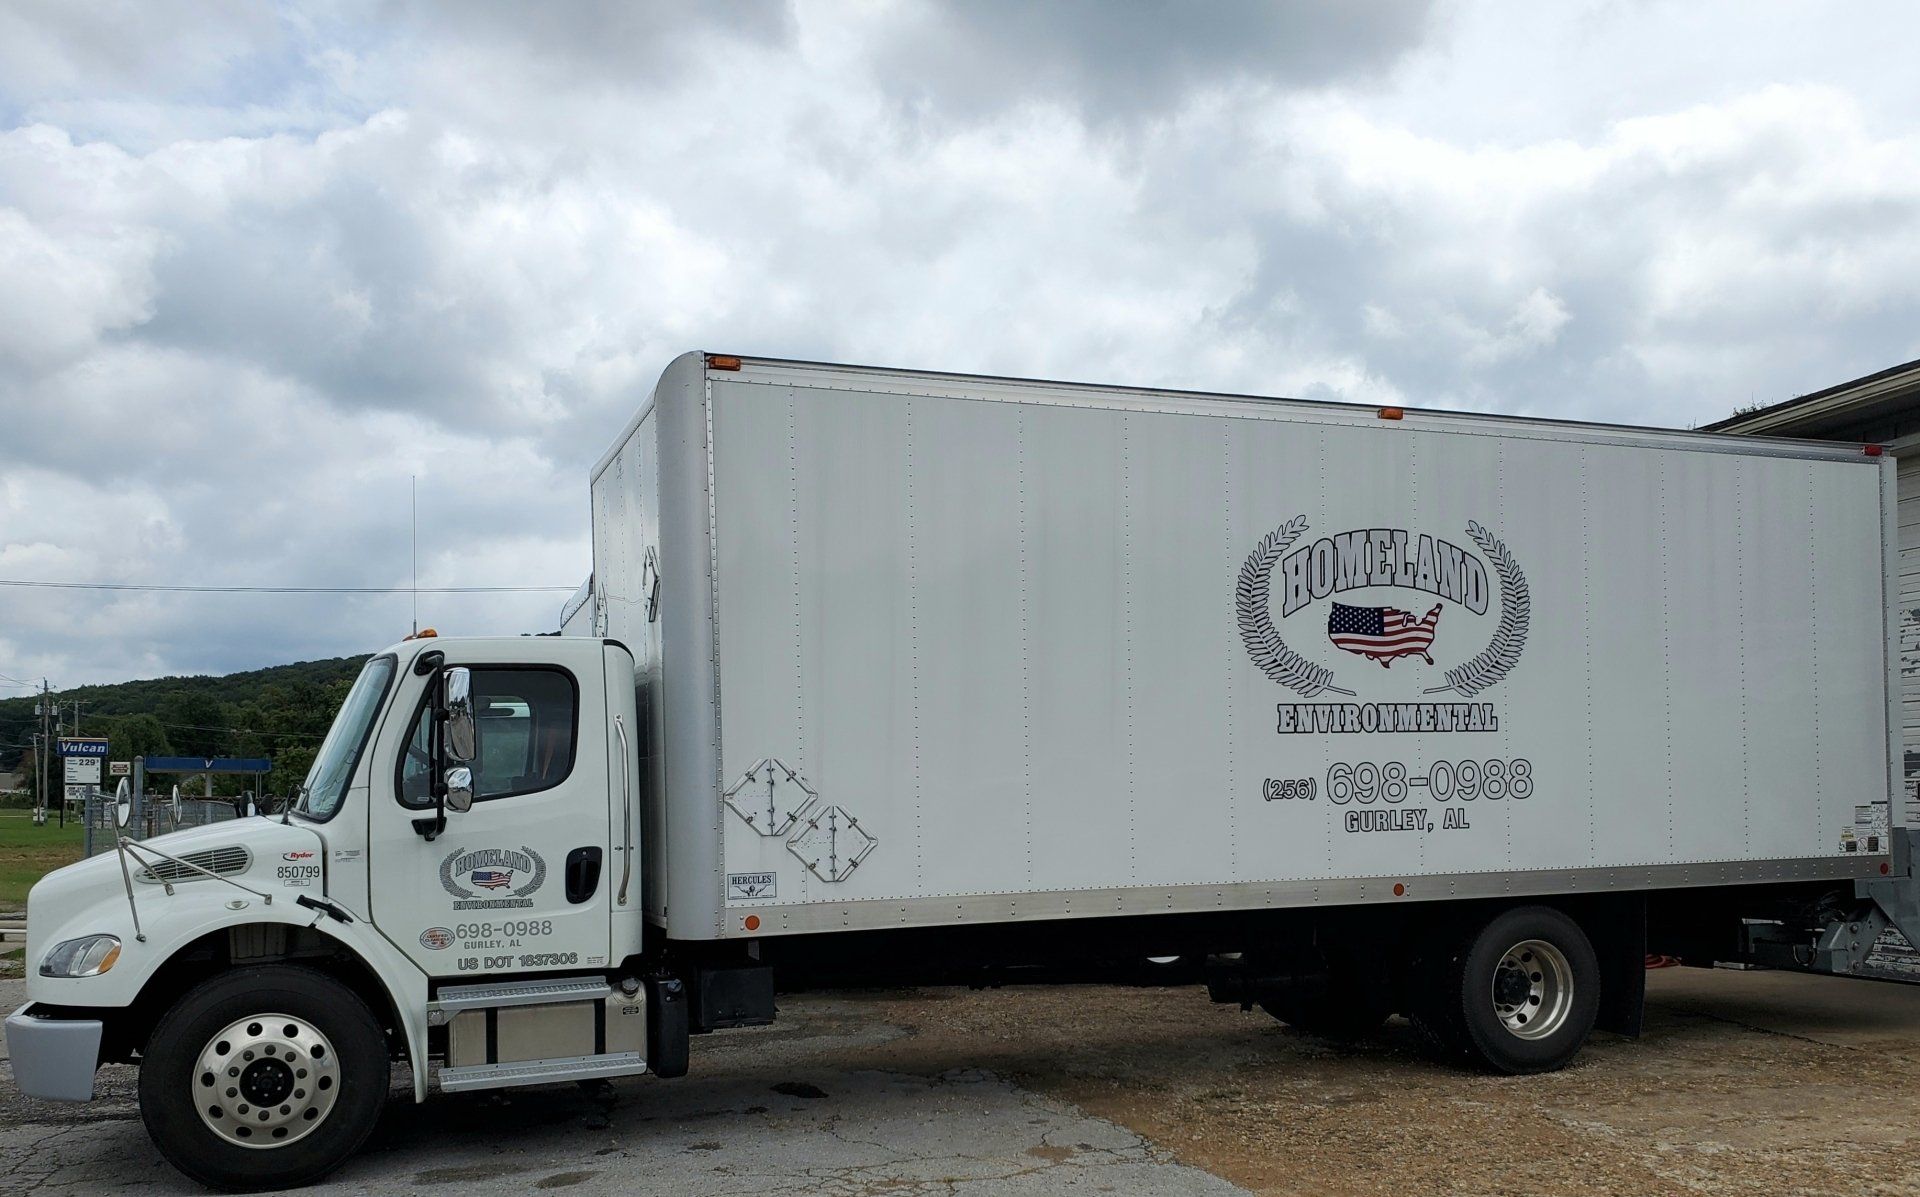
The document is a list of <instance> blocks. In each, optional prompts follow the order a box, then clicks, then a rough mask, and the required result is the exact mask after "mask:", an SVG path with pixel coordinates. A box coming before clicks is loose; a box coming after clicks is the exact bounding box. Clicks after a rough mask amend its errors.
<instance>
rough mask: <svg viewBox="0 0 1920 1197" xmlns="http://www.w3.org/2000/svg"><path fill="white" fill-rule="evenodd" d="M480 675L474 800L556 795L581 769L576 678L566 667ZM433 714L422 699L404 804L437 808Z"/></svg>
mask: <svg viewBox="0 0 1920 1197" xmlns="http://www.w3.org/2000/svg"><path fill="white" fill-rule="evenodd" d="M472 673H473V713H474V722H475V724H476V726H477V727H478V730H479V752H478V754H477V755H476V756H475V757H474V759H473V761H472V763H471V766H470V767H471V768H472V769H473V797H474V800H475V801H476V802H484V801H486V800H487V799H489V798H510V797H513V796H515V795H518V794H533V793H537V792H539V791H541V790H546V789H551V788H552V787H554V786H557V785H559V784H560V783H561V782H562V781H565V780H566V778H567V775H568V774H569V773H571V772H572V771H573V757H574V748H575V741H576V739H577V738H578V732H579V719H578V715H579V709H578V708H579V700H578V693H577V691H576V689H575V687H574V684H573V677H572V676H571V675H570V674H568V673H566V672H565V671H564V670H560V669H548V668H540V669H479V668H476V669H474V670H473V671H472ZM432 730H433V709H432V706H431V705H430V704H429V703H427V702H426V701H425V700H422V702H421V705H420V712H419V714H418V715H417V716H416V717H415V719H414V723H413V734H412V735H411V736H410V737H408V740H407V748H406V751H405V752H404V753H402V754H401V757H400V777H399V785H398V792H399V795H400V802H401V804H402V805H403V806H412V807H426V806H432V805H433V793H432V789H431V774H430V773H429V772H428V769H429V767H430V757H429V746H430V743H431V741H430V739H429V737H430V736H431V735H432Z"/></svg>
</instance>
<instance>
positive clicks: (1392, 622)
mask: <svg viewBox="0 0 1920 1197" xmlns="http://www.w3.org/2000/svg"><path fill="white" fill-rule="evenodd" d="M1439 626H1440V604H1439V603H1435V604H1434V605H1433V610H1431V611H1429V612H1427V614H1426V616H1425V617H1424V618H1421V619H1415V618H1414V617H1413V613H1412V612H1411V611H1401V610H1399V609H1398V608H1394V607H1349V606H1347V605H1346V604H1345V603H1335V604H1334V605H1333V610H1332V612H1330V613H1329V614H1328V615H1327V639H1329V640H1331V641H1333V643H1334V646H1335V647H1336V648H1341V649H1345V650H1346V651H1347V652H1350V653H1358V654H1359V655H1360V656H1363V657H1365V658H1367V659H1368V660H1369V661H1378V662H1380V667H1381V668H1382V669H1385V668H1387V667H1389V666H1391V665H1392V664H1393V660H1394V658H1395V657H1419V658H1420V659H1421V660H1423V661H1425V662H1426V663H1427V664H1429V665H1431V664H1433V658H1432V657H1431V656H1429V655H1428V654H1427V650H1428V649H1430V648H1432V647H1433V633H1434V630H1435V629H1436V628H1438V627H1439Z"/></svg>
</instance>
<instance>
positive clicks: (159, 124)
mask: <svg viewBox="0 0 1920 1197" xmlns="http://www.w3.org/2000/svg"><path fill="white" fill-rule="evenodd" d="M140 8H141V6H134V8H133V9H130V10H128V12H127V13H125V14H123V17H124V19H123V20H121V23H120V24H119V25H118V26H116V25H115V23H114V20H115V18H112V17H111V14H110V15H109V19H107V20H104V21H103V20H99V19H95V18H94V17H92V16H89V15H86V14H81V15H77V16H76V15H72V14H71V13H69V12H67V11H66V9H65V8H64V7H61V8H59V9H55V8H37V9H36V8H20V7H17V6H16V7H15V8H14V9H13V10H10V12H9V13H8V14H7V15H6V16H5V17H4V18H0V34H5V33H12V34H13V35H15V36H14V38H13V40H11V41H9V40H8V38H7V37H5V36H0V115H5V116H6V117H7V119H8V121H9V122H10V124H11V127H4V128H0V412H4V415H5V424H6V431H7V433H8V435H7V436H6V437H5V438H4V439H0V576H33V577H48V578H55V577H58V578H62V579H102V580H150V581H163V582H165V581H180V580H192V581H208V582H214V583H239V582H246V581H269V582H275V583H307V584H328V583H334V584H354V585H391V584H398V583H403V582H404V581H405V578H406V562H407V529H406V524H405V520H404V513H405V501H406V495H407V485H408V476H409V475H410V474H417V475H418V476H419V478H420V485H421V511H422V517H423V524H422V528H423V535H422V548H423V551H422V554H421V568H422V578H423V582H439V583H445V584H512V583H533V584H556V585H571V584H572V583H574V582H576V581H578V579H579V577H580V576H581V575H583V574H584V572H585V570H586V568H587V552H586V527H585V515H586V497H585V488H586V481H585V475H586V470H587V468H588V466H589V465H590V464H591V463H592V462H593V460H594V459H595V458H597V456H598V455H599V453H600V452H601V450H602V449H604V448H605V446H606V443H607V441H608V439H609V438H610V437H611V436H612V435H613V433H614V432H615V431H616V430H617V429H618V428H619V427H620V426H621V425H622V424H623V422H624V421H625V419H626V418H627V417H628V416H629V415H630V414H631V413H632V411H633V409H634V407H635V406H636V404H637V403H638V402H639V401H640V399H641V397H642V396H644V394H645V393H646V391H647V389H648V388H649V387H650V386H651V385H652V382H653V379H654V377H655V376H656V375H657V373H658V371H659V369H660V368H661V367H662V366H663V365H664V364H665V363H666V362H667V361H668V360H669V359H670V358H671V357H672V355H673V354H675V353H677V352H679V351H681V350H684V349H687V348H694V347H701V348H716V349H735V350H740V351H745V352H756V353H767V354H784V355H791V356H800V357H810V358H826V359H841V360H856V361H872V362H880V363H888V364H901V365H918V366H926V367H930V368H937V369H950V370H979V371H987V372H994V373H1010V374H1031V375H1042V376H1053V377H1075V378H1093V379H1103V380H1113V381H1122V382H1130V383H1142V384H1153V385H1166V386H1190V387H1197V388H1213V389H1223V390H1238V391H1254V392H1265V393H1291V394H1297V395H1304V396H1309V397H1321V398H1336V399H1347V400H1358V401H1363V402H1391V403H1406V404H1416V405H1417V404H1430V405H1446V406H1466V407H1480V408H1492V409H1499V410H1509V411H1527V412H1533V413H1537V414H1557V415H1565V416H1574V417H1589V418H1601V419H1623V420H1640V421H1653V422H1670V423H1692V422H1696V421H1699V420H1704V419H1709V418H1713V417H1715V416H1718V415H1721V414H1724V413H1725V412H1726V411H1727V410H1730V409H1731V408H1732V407H1734V406H1736V405H1738V404H1743V403H1746V402H1748V401H1750V400H1751V399H1753V398H1765V399H1772V398H1781V397H1784V396H1785V395H1788V394H1791V393H1794V392H1796V391H1804V390H1808V389H1812V388H1813V387H1816V386H1820V385H1825V384H1827V383H1830V382H1833V381H1836V380H1838V379H1840V378H1844V377H1847V376H1850V375H1851V374H1855V373H1862V372H1865V371H1866V370H1869V369H1872V368H1875V367H1878V366H1881V365H1885V364H1888V363H1889V362H1891V361H1895V360H1899V359H1901V358H1903V357H1910V356H1915V354H1916V352H1920V345H1917V344H1916V341H1920V334H1916V333H1915V332H1914V329H1915V328H1916V327H1920V321H1916V319H1915V317H1916V315H1920V312H1917V311H1916V309H1917V308H1920V303H1917V302H1916V287H1915V283H1914V282H1913V280H1914V279H1915V278H1916V277H1920V269H1917V268H1920V261H1916V258H1917V257H1920V177H1917V176H1916V172H1915V170H1914V168H1913V163H1914V162H1916V161H1920V153H1917V152H1916V151H1920V144H1916V135H1915V134H1914V133H1913V132H1912V131H1911V128H1910V125H1909V124H1908V123H1907V122H1906V121H1905V120H1904V119H1902V118H1901V116H1900V114H1901V112H1902V111H1904V110H1903V109H1902V108H1901V105H1900V101H1901V99H1902V98H1903V97H1904V96H1906V95H1907V93H1906V92H1903V91H1902V90H1901V88H1902V87H1905V86H1907V85H1906V84H1901V83H1899V82H1897V81H1895V82H1887V81H1885V80H1888V79H1893V78H1895V77H1906V76H1909V75H1911V72H1905V71H1904V64H1902V63H1901V62H1899V61H1898V59H1897V47H1898V45H1900V44H1902V40H1903V39H1902V38H1901V37H1900V36H1899V32H1900V31H1899V30H1898V29H1896V28H1892V27H1891V26H1893V25H1898V24H1901V23H1903V22H1904V23H1905V24H1907V25H1911V24H1912V23H1913V19H1912V18H1911V16H1910V15H1904V14H1902V13H1901V12H1900V11H1899V10H1891V11H1890V12H1889V13H1888V14H1886V19H1887V22H1888V24H1889V26H1890V27H1889V28H1888V29H1887V30H1886V31H1885V32H1884V35H1883V36H1881V37H1879V38H1877V39H1874V41H1873V43H1872V44H1863V43H1861V41H1860V39H1859V38H1857V37H1855V36H1854V35H1853V33H1852V32H1850V31H1848V30H1839V31H1837V32H1836V33H1835V34H1834V36H1833V39H1832V41H1831V43H1830V44H1829V43H1828V42H1825V41H1821V40H1820V38H1819V37H1818V36H1817V32H1818V31H1817V29H1815V30H1813V31H1812V32H1809V31H1808V30H1809V22H1808V20H1807V19H1806V18H1805V17H1803V16H1802V15H1801V14H1800V11H1799V10H1798V9H1797V8H1783V9H1778V10H1775V9H1764V8H1763V9H1753V8H1751V7H1748V6H1742V7H1741V8H1740V9H1739V10H1738V13H1739V16H1740V19H1739V20H1734V19H1733V18H1732V16H1730V15H1728V13H1727V12H1722V13H1721V18H1722V19H1721V21H1720V23H1719V24H1718V25H1717V26H1715V29H1716V36H1717V37H1718V38H1719V41H1718V43H1717V44H1716V54H1718V55H1720V56H1721V57H1722V58H1723V59H1724V60H1725V62H1726V63H1727V64H1728V65H1727V67H1726V69H1725V70H1724V72H1716V71H1715V70H1714V69H1713V68H1711V67H1702V66H1700V64H1698V63H1697V62H1695V61H1694V58H1693V55H1692V51H1691V50H1690V49H1689V47H1690V46H1691V45H1693V44H1696V42H1690V41H1688V40H1687V39H1688V37H1689V36H1694V35H1696V34H1697V31H1698V29H1699V27H1700V23H1701V21H1702V19H1703V18H1700V17H1699V16H1697V15H1696V9H1695V7H1694V6H1665V5H1650V6H1639V7H1635V8H1632V9H1628V10H1622V11H1611V10H1610V11H1608V12H1606V13H1604V14H1598V13H1595V12H1592V11H1588V10H1585V9H1579V10H1562V9H1554V8H1551V7H1549V8H1545V9H1532V10H1527V11H1526V12H1525V13H1524V14H1521V15H1513V14H1512V13H1511V10H1508V17H1507V19H1506V23H1504V24H1503V18H1502V16H1501V14H1500V13H1498V12H1494V11H1492V10H1488V9H1486V8H1483V7H1482V6H1480V5H1478V4H1473V3H1462V4H1450V5H1446V6H1444V7H1442V8H1441V9H1439V10H1438V12H1437V13H1436V12H1433V11H1429V9H1428V6H1426V5H1420V4H1409V5H1400V4H1380V5H1369V6H1354V7H1351V8H1343V9H1342V10H1341V11H1340V12H1338V13H1317V14H1316V13H1306V12H1294V11H1292V10H1287V11H1285V12H1280V11H1277V10H1274V9H1272V8H1271V7H1270V6H1265V5H1251V6H1244V7H1241V6H1227V7H1223V6H1215V7H1212V8H1210V9H1209V12H1210V14H1211V15H1210V18H1209V20H1208V21H1206V22H1202V23H1201V24H1199V25H1192V24H1191V23H1189V22H1184V21H1179V20H1176V21H1174V22H1173V23H1172V24H1168V23H1167V22H1166V21H1165V20H1163V18H1162V17H1161V16H1159V15H1156V14H1155V13H1153V12H1148V11H1146V10H1141V11H1140V12H1139V13H1129V14H1127V15H1126V16H1125V17H1124V18H1123V17H1121V16H1116V15H1113V14H1112V10H1110V9H1105V8H1103V9H1102V10H1101V11H1102V18H1103V19H1102V21H1101V22H1099V23H1098V25H1097V27H1096V26H1095V25H1093V24H1090V23H1089V22H1088V20H1087V19H1085V18H1084V14H1080V13H1079V12H1078V10H1074V9H1071V8H1065V7H1062V8H1050V9H1048V10H1047V11H1046V12H1044V13H1036V12H1035V11H1033V10H1030V9H1027V8H1025V7H1024V6H1000V5H949V6H927V5H869V4H845V5H834V4H829V5H815V4H809V5H805V6H794V7H791V8H788V7H783V6H778V5H771V4H767V5H762V4H749V5H743V6H711V7H708V6H700V7H696V8H692V9H689V8H683V7H681V6H678V5H665V4H644V5H624V4H618V5H609V6H600V7H594V8H580V9H573V8H568V9H563V10H556V12H555V13H554V14H551V15H550V16H549V17H545V18H543V19H541V20H539V21H536V22H533V23H531V24H530V23H529V21H528V18H527V17H526V16H525V14H524V13H523V11H522V10H520V9H518V8H516V7H513V6H505V5H484V6H478V5H464V4H463V5H449V6H444V7H439V8H408V9H405V10H401V11H398V12H389V10H386V9H383V8H382V9H376V8H369V7H363V6H361V5H358V4H352V3H343V4H340V5H337V6H328V7H323V8H320V9H317V10H309V11H308V12H306V13H303V14H300V15H297V16H293V15H287V14H281V15H279V16H277V17H274V18H272V19H270V20H267V21H265V23H264V24H263V23H262V22H261V18H260V17H259V12H260V10H257V9H253V8H251V7H248V8H234V9H228V8H225V7H222V6H214V7H211V8H209V9H207V10H206V12H205V13H204V14H203V15H202V16H201V17H200V18H198V19H197V20H193V21H177V22H174V23H173V24H172V25H170V26H169V28H168V29H167V30H165V31H162V32H158V33H157V32H156V31H155V30H153V29H152V28H150V27H149V26H148V23H147V18H146V16H145V15H144V14H143V13H142V12H140V11H135V10H138V9H140ZM9 22H10V24H9ZM1829 23H1833V24H1843V23H1842V22H1829ZM1819 24H1820V23H1819V22H1817V21H1816V22H1812V25H1813V26H1817V25H1819ZM1190 25H1191V27H1189V26H1190ZM1203 26H1204V27H1203ZM1783 31H1789V32H1791V31H1798V35H1801V36H1803V37H1806V38H1811V39H1812V42H1811V44H1809V45H1808V46H1806V47H1805V48H1804V52H1803V53H1801V54H1799V55H1798V56H1797V57H1791V58H1790V57H1785V56H1782V55H1781V54H1780V53H1779V52H1778V51H1777V48H1776V47H1775V46H1774V43H1775V42H1776V41H1777V40H1778V39H1779V38H1780V37H1781V36H1782V35H1783ZM142 38H147V39H149V40H147V41H144V42H143V41H142ZM1696 41H1697V37H1696ZM156 45H157V46H161V47H162V49H161V50H160V51H159V52H158V53H155V52H153V51H152V50H151V47H152V46H156ZM169 46H170V47H174V49H173V50H172V51H171V58H168V53H169V51H167V50H166V49H165V47H169ZM23 47H25V48H23ZM1592 47H1600V48H1601V50H1602V53H1600V54H1599V57H1598V58H1597V59H1594V58H1593V56H1592V55H1591V54H1588V55H1585V56H1583V54H1582V52H1581V51H1582V50H1583V48H1587V49H1590V48H1592ZM29 54H31V55H34V56H36V57H34V58H33V60H32V61H31V62H28V61H27V59H26V57H25V56H26V55H29ZM1875 54H1878V55H1879V56H1880V57H1881V59H1884V61H1882V62H1881V63H1880V67H1881V69H1878V70H1874V69H1870V68H1872V67H1873V65H1874V59H1873V56H1874V55H1875ZM154 59H158V61H150V60H154ZM23 63H24V64H25V65H22V64H23ZM1869 77H1870V78H1871V79H1872V80H1873V82H1871V83H1870V84H1869V83H1862V82H1858V81H1859V80H1863V79H1867V78H1869ZM562 597H564V596H544V595H540V596H528V597H524V598H521V597H496V598H472V599H461V598H452V597H449V598H447V599H444V600H432V601H430V602H429V601H428V600H423V602H428V605H429V607H430V608H431V609H430V610H423V616H428V617H431V618H432V619H433V620H434V621H435V622H440V623H442V624H443V625H450V626H451V627H452V628H455V629H460V630H489V631H518V630H537V629H541V628H545V627H549V626H551V624H552V623H553V621H554V613H555V612H556V611H557V608H558V604H559V600H560V598H562ZM407 614H408V613H407V602H406V599H405V598H404V597H398V598H377V599H366V600H359V599H352V600H346V601H334V600H331V599H324V600H323V599H312V600H308V599H301V598H275V599H244V598H231V599H228V598H219V599H213V598H207V597H195V596H166V595H157V596H156V595H144V596H140V595H117V596H99V595H94V596H86V595H73V594H71V593H68V594H51V593H49V592H20V591H0V670H3V671H5V672H8V673H12V674H15V675H16V676H22V674H21V672H20V671H21V670H22V669H26V670H29V671H36V672H46V673H48V674H49V675H50V676H54V677H55V679H56V681H60V682H65V683H69V684H70V683H73V682H78V681H83V680H89V679H95V678H109V677H116V676H126V675H129V674H135V673H153V672H167V671H176V670H181V669H199V668H208V669H211V668H222V669H224V668H234V667H240V666H244V665H256V664H264V663H268V662H271V661H275V660H284V659H291V658H295V657H300V656H312V655H319V654H325V653H335V652H346V651H354V650H362V649H366V648H369V647H372V646H374V645H377V644H379V643H381V642H383V641H385V640H387V639H390V638H391V637H392V636H393V635H394V634H396V633H397V632H398V631H399V630H401V629H403V628H404V626H405V621H406V618H407ZM14 666H18V668H14Z"/></svg>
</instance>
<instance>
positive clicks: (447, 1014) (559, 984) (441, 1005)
mask: <svg viewBox="0 0 1920 1197" xmlns="http://www.w3.org/2000/svg"><path fill="white" fill-rule="evenodd" d="M612 993H613V986H612V985H609V984H608V983H607V981H606V980H605V978H602V977H561V978H558V979H554V980H538V981H509V982H506V983H504V984H491V985H485V984H483V985H445V986H442V987H441V989H440V992H439V994H438V995H437V996H436V997H435V998H434V1000H433V1001H432V1002H429V1003H428V1004H427V1022H428V1024H430V1025H432V1026H436V1027H437V1026H439V1025H441V1024H442V1023H444V1022H446V1021H447V1020H448V1019H449V1018H451V1017H452V1016H454V1015H455V1014H458V1013H460V1012H461V1011H462V1010H497V1009H499V1008H500V1007H502V1006H544V1005H549V1004H551V1003H555V1002H597V1001H602V1000H604V999H605V998H606V997H607V996H608V995H610V994H612Z"/></svg>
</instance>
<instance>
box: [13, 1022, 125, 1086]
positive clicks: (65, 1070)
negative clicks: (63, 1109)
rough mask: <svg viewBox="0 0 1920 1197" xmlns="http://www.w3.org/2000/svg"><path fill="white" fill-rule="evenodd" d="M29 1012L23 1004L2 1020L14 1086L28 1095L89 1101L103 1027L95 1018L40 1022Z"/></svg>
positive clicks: (98, 1061) (98, 1060) (97, 1064)
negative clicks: (5, 1026) (4, 1020)
mask: <svg viewBox="0 0 1920 1197" xmlns="http://www.w3.org/2000/svg"><path fill="white" fill-rule="evenodd" d="M32 1009H33V1003H32V1002H29V1003H27V1004H26V1005H24V1006H22V1007H20V1008H19V1009H18V1010H15V1011H14V1012H13V1013H12V1014H11V1015H10V1016H8V1018H7V1055H8V1057H9V1059H10V1061H11V1063H12V1064H13V1082H14V1084H16V1085H18V1086H20V1091H21V1092H22V1093H25V1094H26V1095H27V1096H28V1097H42V1098H46V1099H48V1100H50V1101H92V1100H93V1074H94V1070H95V1069H97V1068H98V1067H99V1066H100V1032H101V1029H102V1027H103V1026H104V1025H105V1024H104V1023H102V1022H100V1020H99V1019H95V1018H42V1017H40V1016H39V1015H37V1014H31V1013H29V1011H30V1010H32Z"/></svg>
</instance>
